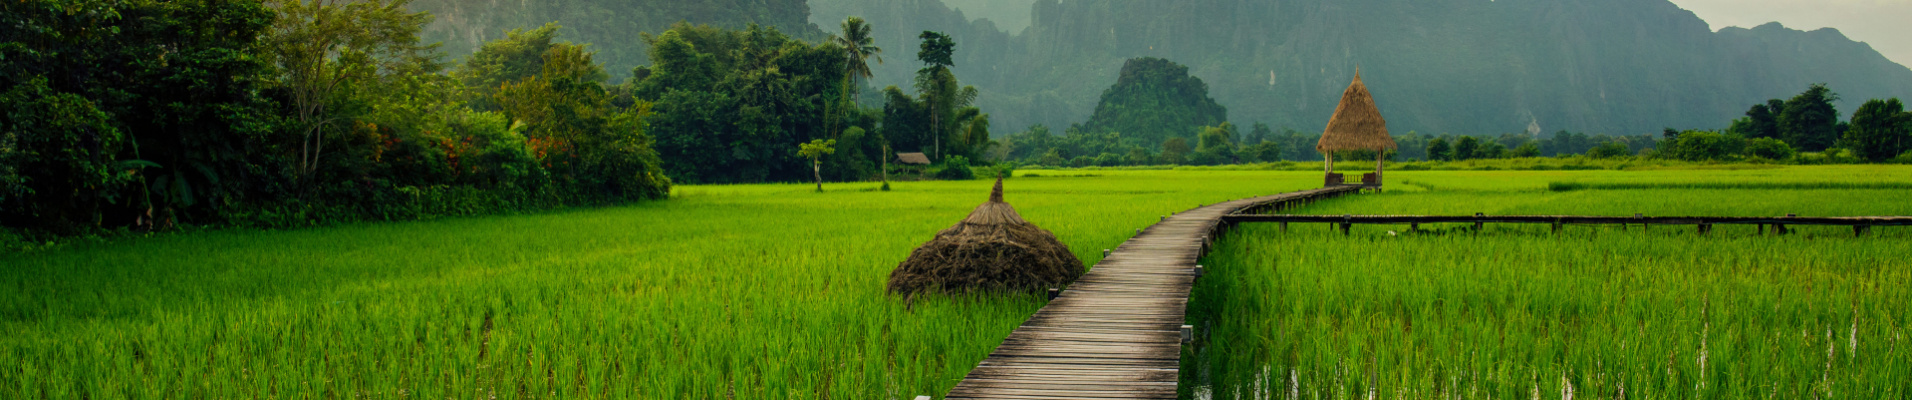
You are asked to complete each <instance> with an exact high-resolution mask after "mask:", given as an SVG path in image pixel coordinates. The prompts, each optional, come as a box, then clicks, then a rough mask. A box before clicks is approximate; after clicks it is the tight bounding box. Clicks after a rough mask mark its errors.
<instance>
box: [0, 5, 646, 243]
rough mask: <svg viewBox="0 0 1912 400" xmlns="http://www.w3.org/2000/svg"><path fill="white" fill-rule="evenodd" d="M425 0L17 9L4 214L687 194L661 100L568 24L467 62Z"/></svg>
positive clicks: (241, 212) (8, 44) (599, 200)
mask: <svg viewBox="0 0 1912 400" xmlns="http://www.w3.org/2000/svg"><path fill="white" fill-rule="evenodd" d="M406 3H407V1H406V0H388V1H359V2H330V1H302V0H280V1H271V2H260V1H243V0H181V1H155V0H125V1H71V0H24V1H12V2H5V3H0V26H3V27H4V28H0V112H3V113H4V119H0V223H3V224H4V226H6V227H10V228H17V229H23V230H26V231H30V232H43V233H51V234H83V233H91V232H99V231H102V230H110V229H119V228H129V229H137V230H163V229H168V228H171V227H175V226H178V225H182V224H231V225H257V226H300V225H310V224H320V223H329V222H336V221H346V220H357V219H411V218H420V217H428V216H434V215H459V214H474V213H484V212H495V211H503V210H519V209H537V208H548V207H557V206H565V205H581V204H606V203H614V202H620V201H628V200H635V199H651V198H660V197H663V196H665V195H666V193H667V192H668V190H669V187H670V179H668V178H666V177H665V175H664V174H663V173H662V172H663V171H662V169H661V168H660V167H659V164H660V160H659V159H658V157H657V155H656V153H655V152H654V151H652V150H651V148H650V146H651V139H650V137H649V136H648V135H647V134H646V119H647V117H648V116H649V115H650V114H651V111H650V109H651V106H650V105H649V103H647V102H645V101H642V100H636V99H634V98H632V97H631V96H630V95H628V93H622V92H627V91H628V90H622V91H621V90H619V89H618V88H616V87H613V86H611V85H608V84H606V82H605V77H606V74H604V72H603V71H602V69H601V67H599V66H598V65H597V64H596V63H595V62H594V61H593V59H592V56H593V53H592V52H591V51H589V50H588V49H587V48H586V47H585V46H582V45H572V44H566V43H555V42H553V40H552V39H553V34H552V32H553V31H554V30H555V27H547V28H544V29H539V30H534V31H530V32H515V33H513V34H512V35H511V37H510V38H507V39H505V40H503V41H501V42H497V43H492V44H488V45H486V46H485V48H484V49H483V50H481V51H480V52H479V54H477V55H474V56H472V57H470V59H469V61H468V62H466V63H464V64H463V65H460V66H458V67H457V68H455V69H453V70H451V71H449V73H447V71H446V68H445V66H444V65H442V64H441V62H440V61H439V59H440V57H439V55H438V53H437V51H436V49H435V46H432V45H426V44H422V43H421V42H420V41H419V39H418V33H419V30H420V29H421V27H422V26H424V25H425V24H427V23H428V22H429V21H430V19H431V17H430V16H429V15H427V14H423V13H413V12H409V11H407V10H406V8H405V7H406Z"/></svg>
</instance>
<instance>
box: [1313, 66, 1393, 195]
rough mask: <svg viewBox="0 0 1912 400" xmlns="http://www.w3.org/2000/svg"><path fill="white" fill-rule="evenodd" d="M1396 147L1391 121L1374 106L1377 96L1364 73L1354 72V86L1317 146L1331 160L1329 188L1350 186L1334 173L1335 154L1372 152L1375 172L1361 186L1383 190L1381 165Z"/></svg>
mask: <svg viewBox="0 0 1912 400" xmlns="http://www.w3.org/2000/svg"><path fill="white" fill-rule="evenodd" d="M1395 148H1396V146H1395V144H1394V137H1393V136H1388V121H1387V120H1386V119H1383V118H1381V110H1380V109H1378V108H1375V106H1374V96H1373V95H1370V94H1368V85H1367V84H1364V83H1361V71H1360V69H1356V70H1355V71H1354V83H1352V84H1349V85H1348V90H1347V91H1345V92H1342V93H1341V104H1340V105H1337V106H1335V107H1334V118H1330V119H1328V129H1327V130H1324V131H1322V132H1321V141H1320V142H1317V143H1315V151H1319V152H1321V155H1322V156H1323V157H1325V158H1324V159H1325V160H1326V161H1327V162H1326V163H1325V164H1326V168H1327V169H1328V178H1327V186H1341V185H1346V184H1347V183H1345V180H1344V179H1343V178H1342V176H1341V174H1337V173H1335V172H1334V152H1337V151H1353V150H1370V151H1374V154H1375V157H1374V173H1372V174H1364V175H1362V176H1361V184H1360V185H1361V186H1372V187H1375V188H1379V187H1381V164H1382V161H1383V160H1385V159H1386V158H1387V152H1388V151H1389V150H1394V149H1395Z"/></svg>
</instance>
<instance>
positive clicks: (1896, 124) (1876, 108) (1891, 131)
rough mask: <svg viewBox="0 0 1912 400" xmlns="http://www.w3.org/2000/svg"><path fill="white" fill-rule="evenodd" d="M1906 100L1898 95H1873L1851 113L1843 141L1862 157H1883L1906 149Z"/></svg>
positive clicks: (1874, 160)
mask: <svg viewBox="0 0 1912 400" xmlns="http://www.w3.org/2000/svg"><path fill="white" fill-rule="evenodd" d="M1904 120H1905V104H1904V103H1901V102H1899V99H1897V98H1893V99H1888V100H1878V99H1873V100H1871V101H1867V102H1866V103H1865V105H1862V106H1859V110H1858V111H1854V112H1853V113H1852V127H1851V128H1850V129H1847V130H1846V133H1845V142H1846V144H1847V145H1848V146H1851V147H1852V151H1853V152H1854V153H1857V155H1858V156H1859V157H1861V158H1865V159H1866V160H1869V161H1872V162H1880V161H1885V160H1887V159H1890V158H1892V157H1893V156H1897V155H1899V154H1900V153H1903V152H1905V151H1906V145H1907V144H1908V143H1907V141H1908V138H1907V136H1906V135H1907V132H1906V124H1905V121H1904Z"/></svg>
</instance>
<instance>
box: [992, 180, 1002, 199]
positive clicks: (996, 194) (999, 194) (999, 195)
mask: <svg viewBox="0 0 1912 400" xmlns="http://www.w3.org/2000/svg"><path fill="white" fill-rule="evenodd" d="M989 202H991V203H1001V202H1002V177H1000V176H998V177H996V189H995V190H991V191H989Z"/></svg>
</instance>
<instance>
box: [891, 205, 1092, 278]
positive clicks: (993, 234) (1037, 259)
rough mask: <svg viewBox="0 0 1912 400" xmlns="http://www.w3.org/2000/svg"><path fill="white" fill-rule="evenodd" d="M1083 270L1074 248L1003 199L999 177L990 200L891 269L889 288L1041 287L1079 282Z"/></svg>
mask: <svg viewBox="0 0 1912 400" xmlns="http://www.w3.org/2000/svg"><path fill="white" fill-rule="evenodd" d="M1084 272H1086V270H1085V268H1083V265H1082V260H1079V259H1076V257H1075V253H1070V252H1069V246H1067V245H1064V244H1062V242H1061V241H1057V240H1056V237H1055V235H1054V234H1051V233H1049V231H1047V230H1044V229H1042V228H1039V227H1036V225H1035V224H1031V223H1029V221H1025V220H1023V219H1022V215H1020V214H1017V213H1016V208H1015V207H1011V206H1010V205H1009V203H1004V202H1003V201H1002V179H1001V178H998V179H996V188H995V190H993V191H991V192H990V194H989V202H986V203H983V204H982V205H980V206H976V210H975V211H971V212H970V213H969V217H968V218H964V219H963V221H962V222H958V223H956V226H952V227H949V229H944V230H943V231H942V232H939V233H937V234H936V238H935V239H931V240H930V241H929V242H928V243H924V244H923V246H922V247H917V248H916V251H913V252H911V253H910V257H909V259H907V260H904V261H903V264H901V265H898V266H897V267H896V270H895V271H891V272H890V283H889V291H890V293H896V294H903V295H912V294H916V293H918V292H923V291H932V290H941V291H947V292H967V291H973V290H1003V291H1021V290H1041V289H1046V288H1051V287H1057V286H1060V285H1064V284H1068V283H1070V282H1075V280H1076V278H1080V277H1082V274H1083V273H1084Z"/></svg>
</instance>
